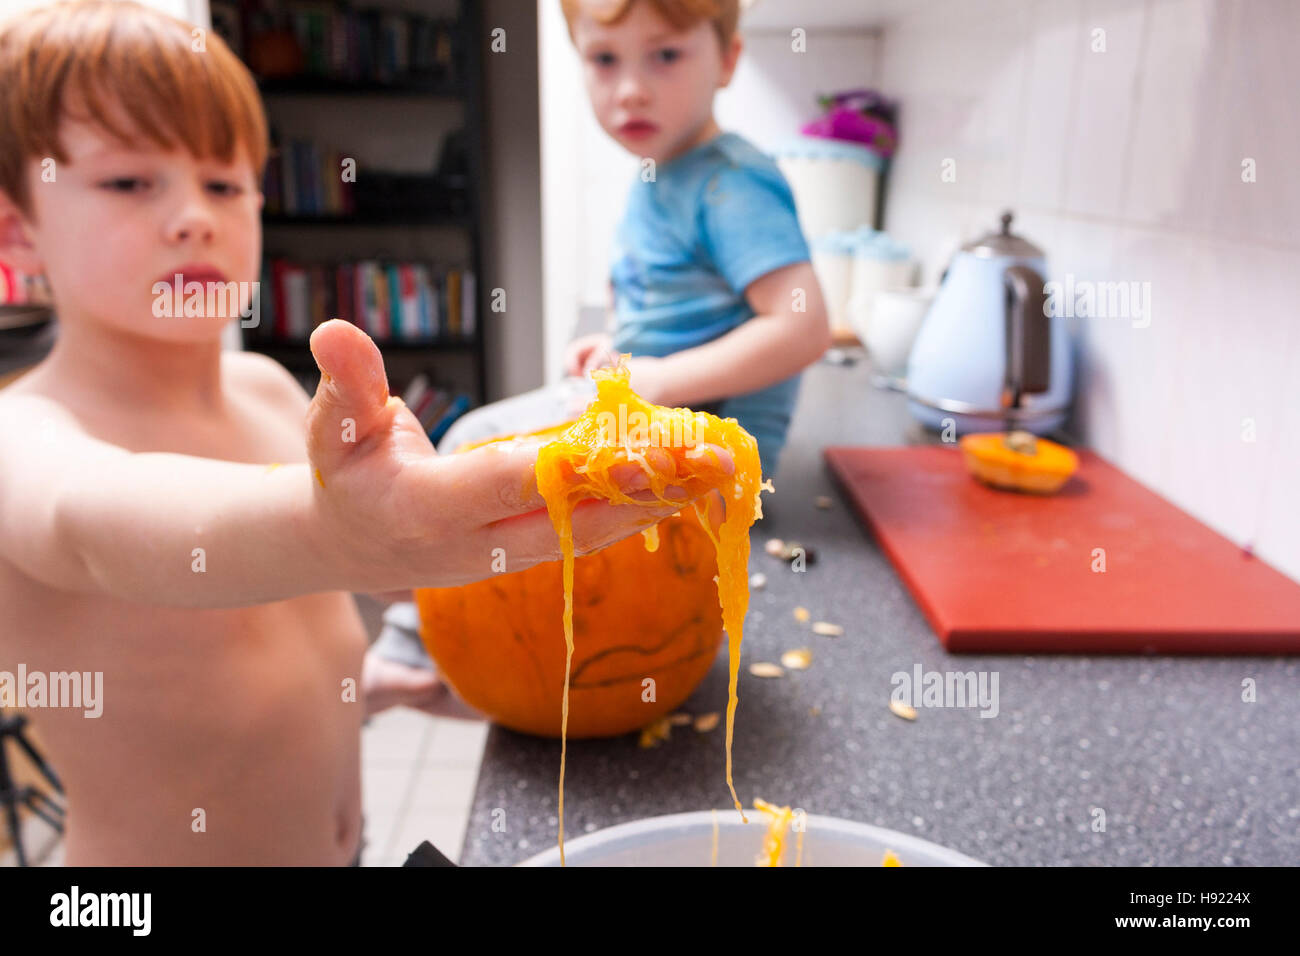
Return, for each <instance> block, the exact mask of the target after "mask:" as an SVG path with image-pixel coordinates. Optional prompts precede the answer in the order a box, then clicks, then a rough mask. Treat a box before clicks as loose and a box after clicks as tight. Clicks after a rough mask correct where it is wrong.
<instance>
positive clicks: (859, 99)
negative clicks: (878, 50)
mask: <svg viewBox="0 0 1300 956" xmlns="http://www.w3.org/2000/svg"><path fill="white" fill-rule="evenodd" d="M818 102H819V103H820V104H821V106H822V108H823V109H825V110H826V114H825V115H824V116H820V117H818V118H817V119H815V120H813V121H812V122H811V123H807V124H805V125H804V127H803V128H802V129H801V130H800V132H802V133H803V134H804V135H805V136H818V137H821V138H822V139H839V140H845V141H847V142H850V143H861V144H862V145H863V146H866V147H868V148H870V149H872V150H873V151H875V152H877V153H879V154H880V155H881V156H892V155H893V154H894V150H896V149H897V148H898V134H897V133H896V132H895V130H894V123H893V118H894V106H893V104H892V103H890V102H889V101H887V100H886V99H885V98H884V97H882V96H881V95H880V94H879V93H876V92H875V91H874V90H848V91H846V92H843V93H836V94H833V95H832V96H822V97H819V98H818Z"/></svg>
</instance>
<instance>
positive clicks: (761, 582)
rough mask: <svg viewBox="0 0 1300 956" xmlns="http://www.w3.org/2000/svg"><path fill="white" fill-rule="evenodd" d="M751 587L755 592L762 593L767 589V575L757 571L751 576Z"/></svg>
mask: <svg viewBox="0 0 1300 956" xmlns="http://www.w3.org/2000/svg"><path fill="white" fill-rule="evenodd" d="M749 586H750V587H751V588H753V589H754V590H755V591H761V590H763V588H765V587H767V575H766V574H764V573H763V572H762V571H755V572H754V573H753V574H751V575H750V576H749Z"/></svg>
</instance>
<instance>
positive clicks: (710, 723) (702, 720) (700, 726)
mask: <svg viewBox="0 0 1300 956" xmlns="http://www.w3.org/2000/svg"><path fill="white" fill-rule="evenodd" d="M721 717H722V715H721V714H719V713H718V712H717V711H712V712H710V713H707V714H700V716H698V717H696V718H695V729H696V730H697V731H699V732H700V733H702V734H707V733H708V732H709V731H710V730H712V729H713V728H714V727H716V726H718V721H719V720H720V719H721Z"/></svg>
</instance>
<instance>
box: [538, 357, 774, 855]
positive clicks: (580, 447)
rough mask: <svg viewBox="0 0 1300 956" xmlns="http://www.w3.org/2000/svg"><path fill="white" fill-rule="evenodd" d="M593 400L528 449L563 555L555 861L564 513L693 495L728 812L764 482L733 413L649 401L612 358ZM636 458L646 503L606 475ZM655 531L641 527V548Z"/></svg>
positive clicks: (568, 639)
mask: <svg viewBox="0 0 1300 956" xmlns="http://www.w3.org/2000/svg"><path fill="white" fill-rule="evenodd" d="M592 378H594V379H595V381H596V397H595V399H594V400H593V401H592V403H591V405H590V406H588V408H587V410H586V411H585V412H584V413H583V414H582V416H581V417H580V418H578V419H577V420H576V421H574V422H573V423H572V424H571V425H569V427H568V428H566V429H565V430H564V431H563V432H562V433H561V434H560V435H558V436H557V437H556V438H554V439H553V440H552V441H550V442H548V443H547V444H545V445H543V446H542V447H541V448H540V449H539V450H538V453H537V471H536V474H537V489H538V491H539V492H540V493H541V495H542V498H543V499H544V500H545V501H546V509H547V512H548V514H549V515H550V518H551V522H552V524H553V525H554V526H555V531H556V534H557V535H558V536H559V539H560V549H561V553H562V555H563V559H564V570H563V581H564V642H565V665H564V697H563V701H562V704H561V716H560V788H559V813H558V816H559V846H560V864H561V865H563V864H564V768H565V758H566V755H567V752H568V740H567V734H568V720H569V673H570V664H571V662H572V658H573V561H574V547H573V512H574V509H575V508H576V507H577V505H578V502H580V501H582V500H583V499H586V498H598V499H604V500H606V501H609V502H611V503H614V504H634V505H642V506H646V505H649V506H657V505H659V504H669V505H680V504H681V501H682V499H680V498H667V497H665V494H666V492H667V490H668V488H669V487H670V486H675V487H678V488H682V489H684V490H685V492H686V494H687V496H688V497H690V498H693V499H695V500H694V502H693V507H694V508H695V510H696V513H697V514H698V515H699V517H700V524H701V526H702V527H703V528H704V530H705V531H706V532H707V533H708V534H709V536H710V538H712V540H713V544H714V547H715V548H716V550H717V558H718V577H717V583H718V601H719V604H720V605H721V608H722V621H723V626H724V627H725V628H726V631H727V652H728V662H729V680H728V689H727V694H728V696H727V740H726V748H727V787H728V789H729V790H730V791H731V799H732V801H733V802H734V803H735V805H736V809H737V810H740V811H741V816H742V818H743V816H744V810H743V809H742V808H741V804H740V800H739V798H738V797H737V796H736V788H735V785H734V784H733V782H732V774H731V744H732V736H733V731H734V727H735V717H736V705H737V703H738V698H737V694H736V683H737V677H738V675H739V672H740V645H741V641H742V639H743V636H744V623H745V614H746V612H747V610H748V608H749V528H750V526H751V525H752V524H753V523H754V521H755V520H756V519H757V518H759V517H761V516H762V505H761V503H760V501H759V495H760V494H761V492H762V491H763V490H764V489H766V490H769V491H770V490H771V485H770V484H767V483H765V482H763V480H762V473H761V470H762V469H761V465H760V462H759V457H758V445H757V443H756V442H755V441H754V437H753V436H752V435H750V434H749V432H747V431H745V430H744V429H743V428H741V427H740V425H739V423H738V422H737V421H736V420H735V419H734V418H728V419H721V418H718V417H717V416H715V415H710V414H708V413H707V412H694V411H691V410H690V409H688V408H665V407H663V406H661V405H654V404H651V403H650V402H647V401H646V400H645V399H643V398H641V397H640V396H639V395H637V394H636V393H635V392H633V391H632V388H631V384H630V373H629V371H628V370H627V368H626V367H625V365H624V364H623V362H621V361H620V363H619V365H618V366H617V367H615V368H607V369H597V370H596V371H594V372H593V373H592ZM706 445H715V446H718V447H720V448H723V449H725V450H726V451H727V452H728V453H729V454H730V456H731V459H732V462H733V466H734V472H733V473H728V472H727V471H726V469H725V468H723V467H722V465H721V463H720V462H719V461H718V459H717V456H716V455H715V454H714V453H713V452H712V450H711V449H709V448H708V447H705V446H706ZM629 462H630V463H635V464H636V465H639V466H640V467H641V469H642V470H643V471H644V472H645V475H646V479H647V482H648V484H649V491H650V493H651V495H652V496H653V500H650V501H646V500H642V499H641V498H633V497H630V496H629V495H628V494H627V493H626V492H625V491H624V490H623V488H622V487H621V486H620V485H619V484H618V482H617V481H615V479H614V477H613V476H612V475H611V469H613V468H614V467H615V466H623V465H626V464H627V463H629ZM711 491H717V492H719V493H720V494H721V496H722V499H723V501H724V502H725V506H724V509H723V511H724V515H723V517H722V520H721V524H720V526H717V528H716V531H715V530H714V528H715V526H714V524H713V522H712V521H711V520H710V515H709V513H708V508H709V499H708V498H707V497H701V496H704V495H706V494H707V493H708V492H711ZM657 543H658V542H657V534H656V533H655V532H654V531H650V532H649V533H647V534H646V545H647V547H648V548H649V549H650V550H653V549H654V547H656V546H657Z"/></svg>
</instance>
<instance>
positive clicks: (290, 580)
mask: <svg viewBox="0 0 1300 956" xmlns="http://www.w3.org/2000/svg"><path fill="white" fill-rule="evenodd" d="M192 29H193V28H192V27H191V25H189V24H186V23H183V22H181V21H179V20H175V19H173V18H171V17H168V16H165V15H163V14H161V13H158V12H156V11H152V10H149V9H147V8H144V7H141V6H138V5H136V4H134V3H129V2H114V0H83V2H76V3H64V4H58V5H56V6H53V7H48V8H44V9H40V10H37V11H34V12H30V13H26V14H24V15H22V16H21V17H20V18H18V19H16V20H14V21H11V22H10V23H8V24H4V25H0V259H3V260H4V261H5V262H6V263H8V264H11V265H13V266H16V267H17V268H19V269H21V270H22V271H24V272H27V273H30V274H39V273H42V272H44V273H45V275H46V276H47V277H48V279H49V282H50V285H51V288H52V291H53V296H54V303H55V309H56V313H57V315H58V318H59V323H60V337H59V340H58V342H57V344H56V346H55V348H54V350H53V352H52V353H51V354H50V356H49V357H48V358H47V359H46V360H45V361H44V362H43V363H42V364H41V365H40V366H38V367H37V368H36V369H35V370H33V371H32V372H30V373H29V374H28V375H26V376H25V377H24V378H22V379H20V380H19V381H18V382H17V383H16V384H14V385H12V386H10V387H9V388H7V389H5V390H4V391H3V392H0V607H3V608H4V627H3V629H0V669H3V670H7V671H10V672H11V673H12V672H14V671H15V670H16V669H17V667H18V665H19V664H23V665H25V666H26V670H27V672H28V673H32V672H40V673H54V672H66V671H78V672H91V673H94V672H102V674H103V678H102V687H103V701H102V704H103V711H102V716H100V717H99V718H98V719H86V718H84V717H83V716H82V711H80V710H71V709H50V710H48V711H46V712H45V713H42V714H41V715H40V722H41V733H42V737H43V738H44V740H45V742H46V744H47V746H48V750H49V756H50V758H51V763H52V764H53V766H54V767H55V768H56V769H57V771H58V772H59V774H60V775H61V776H62V777H63V780H64V783H65V786H66V792H67V808H68V825H67V832H66V860H67V862H68V863H69V864H73V865H93V864H128V865H130V864H164V865H166V864H184V863H208V864H249V863H294V864H325V865H332V864H342V863H347V862H348V861H351V860H354V859H355V858H356V857H357V854H358V850H359V845H360V840H361V830H360V828H361V793H360V789H361V788H360V767H359V763H360V761H359V749H360V733H359V731H360V725H361V720H362V716H363V714H362V708H363V707H364V706H365V703H358V702H357V694H356V685H357V683H358V682H360V683H361V684H362V687H361V691H362V695H363V696H365V697H368V698H369V703H370V704H371V706H377V705H378V704H377V699H378V698H382V697H386V698H387V701H384V702H391V700H392V698H393V696H394V693H395V692H394V689H393V688H392V687H386V686H382V683H381V682H377V681H375V680H373V679H371V680H369V681H368V680H367V676H366V674H365V673H364V672H363V662H362V656H363V651H364V650H365V634H364V630H363V628H362V625H361V621H360V619H359V617H358V614H357V611H356V608H355V605H354V603H353V601H352V599H351V597H350V595H349V594H348V593H347V592H348V591H352V590H357V591H377V592H378V591H388V590H395V589H406V588H411V587H414V586H419V585H454V584H458V583H463V582H466V581H470V580H474V579H476V578H479V577H486V576H487V575H488V574H489V573H490V570H491V568H490V562H491V550H492V548H495V547H502V548H505V549H506V553H507V554H508V555H509V557H510V562H511V566H512V568H523V567H527V566H529V565H531V564H534V563H537V562H539V561H544V560H552V559H554V558H556V557H557V556H558V554H559V548H558V542H557V540H556V537H555V533H554V531H553V529H552V527H551V525H550V521H549V519H548V518H547V516H546V513H545V510H544V504H543V502H542V500H541V498H540V497H539V496H538V494H537V490H536V482H535V479H534V476H533V466H534V464H535V461H536V446H535V445H533V446H531V447H530V446H528V445H527V444H518V445H516V446H514V447H513V448H510V449H505V450H502V449H490V448H489V449H483V450H481V452H471V453H467V454H464V455H458V456H455V457H448V458H439V457H437V455H436V453H435V452H434V450H433V448H432V447H431V446H430V444H429V441H428V438H427V437H426V436H425V434H424V433H423V432H422V431H421V429H420V427H419V424H418V423H417V422H416V420H415V418H414V416H413V415H412V414H411V412H410V411H409V410H408V409H407V408H406V407H405V406H404V405H402V403H401V402H400V400H398V399H395V398H390V397H389V395H388V390H387V383H386V379H385V375H384V368H383V362H382V359H381V357H380V355H379V352H378V350H377V349H376V348H375V346H374V344H373V343H372V342H371V341H370V340H369V339H368V338H367V337H366V336H365V335H364V334H363V333H362V332H361V331H360V330H358V329H356V328H355V327H353V326H350V325H347V324H346V323H342V322H337V321H335V322H330V323H327V324H325V325H322V326H321V327H320V328H319V329H317V330H316V331H315V333H314V334H313V336H312V341H311V347H312V351H313V353H314V355H315V357H316V361H317V363H318V364H319V365H320V367H321V371H322V379H321V385H320V387H319V389H318V390H317V393H316V395H315V397H314V398H313V399H312V400H311V402H310V404H309V403H308V401H307V397H306V396H305V395H304V394H302V392H301V390H300V389H299V388H298V387H297V386H296V384H295V383H294V381H293V379H292V378H291V377H290V376H289V374H288V373H287V372H285V371H284V370H283V369H282V368H281V367H280V366H278V365H276V364H275V363H274V362H272V361H270V360H268V359H266V358H263V357H261V356H257V355H251V354H244V353H232V352H222V350H221V345H220V337H221V331H222V328H223V326H224V325H225V324H226V323H227V322H229V321H230V318H229V316H228V315H227V316H220V315H197V316H195V315H190V314H185V313H183V312H181V311H178V310H173V311H174V314H173V315H170V316H168V315H167V314H166V313H167V311H168V310H167V309H161V310H159V309H158V308H157V306H158V301H159V300H158V295H157V288H159V286H158V283H164V284H165V285H170V284H171V283H172V281H173V280H174V279H175V278H176V277H177V276H180V277H181V281H183V282H184V283H186V284H188V283H190V282H198V283H200V287H203V286H207V287H208V288H211V287H212V285H213V284H216V283H220V284H223V285H224V284H225V283H229V282H238V283H245V282H251V280H253V279H254V278H255V277H256V276H257V274H258V262H259V258H260V254H261V250H260V224H259V210H260V208H261V205H262V196H261V193H260V191H259V184H260V181H261V173H262V169H263V164H264V162H265V159H266V151H267V142H266V123H265V117H264V116H263V113H262V108H261V104H260V102H259V100H258V97H257V92H256V89H255V86H254V84H253V80H252V78H251V76H250V75H249V74H248V72H247V71H246V70H245V69H244V68H243V66H242V65H241V64H240V63H239V61H238V60H237V59H236V58H235V57H234V55H233V54H232V53H231V52H230V51H229V50H228V49H227V48H226V47H225V45H224V44H223V43H222V42H221V41H220V39H219V38H218V37H217V36H216V35H215V34H212V33H211V32H210V31H209V32H208V34H207V36H206V38H205V40H206V44H205V49H203V50H195V49H194V48H193V46H192V34H191V31H192ZM165 285H164V286H162V287H165ZM240 288H244V286H242V285H241V286H240ZM240 304H241V306H242V307H245V308H246V307H247V306H248V301H247V299H246V298H245V299H244V300H242V301H241V303H240ZM159 312H162V313H163V314H162V315H159ZM304 418H305V428H304ZM722 460H723V461H728V459H727V458H726V456H725V454H724V456H723V458H722ZM639 475H640V469H639V468H637V467H636V466H629V469H628V474H627V475H625V476H623V477H626V478H627V480H626V481H625V482H624V484H625V487H627V488H629V489H643V488H644V487H645V484H644V482H643V481H638V479H637V476H639ZM581 510H582V511H583V512H585V513H584V514H583V515H582V517H581V518H580V519H579V521H578V528H579V535H578V537H579V538H580V540H581V542H582V544H581V547H582V548H583V549H584V550H594V549H595V548H598V547H601V546H603V545H605V544H609V543H612V542H613V541H615V540H617V539H619V538H621V537H624V536H626V535H628V534H630V533H632V532H633V531H636V530H639V529H640V528H642V527H645V526H647V525H649V524H652V523H654V522H655V521H657V520H659V519H660V518H662V517H664V516H665V515H667V514H669V513H671V511H672V510H673V509H671V508H650V507H640V506H624V507H612V506H609V505H606V504H603V503H596V502H587V503H585V504H584V506H583V508H582V509H581ZM367 684H369V686H367ZM350 688H351V692H349V689H350ZM425 689H426V690H427V687H426V688H425ZM396 693H397V694H398V695H399V696H400V689H398V691H397V692H396Z"/></svg>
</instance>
